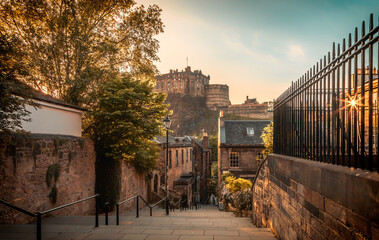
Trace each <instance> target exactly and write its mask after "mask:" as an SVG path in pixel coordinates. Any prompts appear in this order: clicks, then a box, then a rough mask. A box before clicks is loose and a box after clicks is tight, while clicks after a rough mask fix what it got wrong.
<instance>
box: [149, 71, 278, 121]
mask: <svg viewBox="0 0 379 240" xmlns="http://www.w3.org/2000/svg"><path fill="white" fill-rule="evenodd" d="M154 90H155V91H157V92H164V93H167V94H178V95H181V96H192V97H204V98H205V104H206V106H207V108H208V109H210V110H223V111H224V113H225V114H231V115H237V116H242V117H253V118H271V117H272V113H271V112H270V111H268V110H269V107H270V106H269V105H270V103H263V104H260V103H258V102H257V101H256V99H255V98H254V99H249V98H248V97H247V101H245V103H243V104H238V105H232V104H231V102H230V100H229V86H228V85H226V84H210V76H209V75H205V74H203V72H202V71H201V70H194V71H192V70H191V67H190V66H187V67H186V68H185V69H184V70H182V71H178V69H176V70H170V72H169V73H165V74H161V75H158V76H157V77H156V86H155V88H154Z"/></svg>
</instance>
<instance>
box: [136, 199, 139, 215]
mask: <svg viewBox="0 0 379 240" xmlns="http://www.w3.org/2000/svg"><path fill="white" fill-rule="evenodd" d="M138 199H139V195H137V212H136V217H139V203H138Z"/></svg>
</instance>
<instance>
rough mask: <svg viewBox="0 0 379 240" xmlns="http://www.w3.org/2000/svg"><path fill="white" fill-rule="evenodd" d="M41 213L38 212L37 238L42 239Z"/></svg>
mask: <svg viewBox="0 0 379 240" xmlns="http://www.w3.org/2000/svg"><path fill="white" fill-rule="evenodd" d="M41 216H42V215H41V213H39V212H38V213H37V240H41V239H42V219H41Z"/></svg>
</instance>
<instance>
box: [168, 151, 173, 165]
mask: <svg viewBox="0 0 379 240" xmlns="http://www.w3.org/2000/svg"><path fill="white" fill-rule="evenodd" d="M171 163H172V161H171V150H170V151H168V167H169V168H171V166H172V165H171Z"/></svg>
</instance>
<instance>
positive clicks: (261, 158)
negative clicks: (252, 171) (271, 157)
mask: <svg viewBox="0 0 379 240" xmlns="http://www.w3.org/2000/svg"><path fill="white" fill-rule="evenodd" d="M257 156H258V160H263V154H262V153H261V152H259V153H258V154H257Z"/></svg>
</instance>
